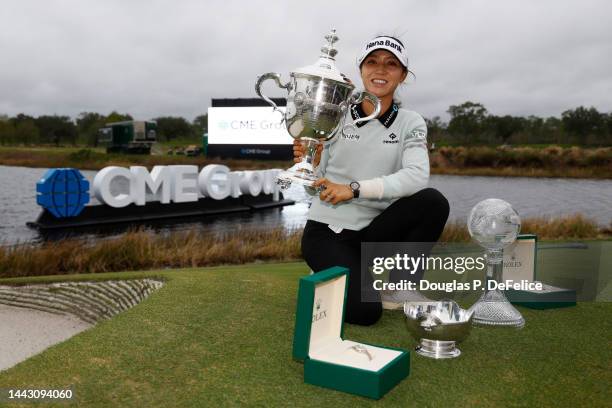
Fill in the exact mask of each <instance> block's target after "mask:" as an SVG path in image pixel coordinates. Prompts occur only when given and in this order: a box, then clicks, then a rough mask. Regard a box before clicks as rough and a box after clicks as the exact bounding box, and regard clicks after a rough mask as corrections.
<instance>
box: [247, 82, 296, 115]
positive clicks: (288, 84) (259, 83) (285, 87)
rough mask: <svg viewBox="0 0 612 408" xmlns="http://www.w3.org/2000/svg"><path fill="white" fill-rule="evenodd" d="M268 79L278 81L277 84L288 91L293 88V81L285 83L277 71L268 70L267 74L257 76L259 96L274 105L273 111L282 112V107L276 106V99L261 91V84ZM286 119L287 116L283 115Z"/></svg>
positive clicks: (256, 84)
mask: <svg viewBox="0 0 612 408" xmlns="http://www.w3.org/2000/svg"><path fill="white" fill-rule="evenodd" d="M268 79H273V80H274V82H276V85H278V87H279V88H283V89H286V90H288V91H289V90H290V89H291V83H290V82H287V83H286V84H284V85H283V84H282V83H281V79H280V74H277V73H276V72H268V73H267V74H263V75H262V76H260V77H259V78H257V82H256V83H255V92H256V93H257V95H259V97H260V98H261V99H263V100H264V101H266V102H268V103H269V104H270V105H271V106H272V108H273V110H272V112H275V111H279V112H281V111H280V109H278V106H276V104H275V103H274V101H273V100H272V99H270V98H268V97H267V96H266V95H264V94H263V93H261V84H263V83H264V82H265V81H266V80H268ZM281 113H282V112H281ZM284 119H285V117H284V115H283V120H284Z"/></svg>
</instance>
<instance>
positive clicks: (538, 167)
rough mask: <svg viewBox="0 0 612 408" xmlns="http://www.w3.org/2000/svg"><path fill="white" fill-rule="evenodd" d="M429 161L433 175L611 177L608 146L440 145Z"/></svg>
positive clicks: (610, 154) (611, 166) (611, 162)
mask: <svg viewBox="0 0 612 408" xmlns="http://www.w3.org/2000/svg"><path fill="white" fill-rule="evenodd" d="M430 162H431V168H432V172H433V173H437V174H466V175H468V174H470V175H482V176H492V175H497V176H527V177H574V178H575V177H588V178H612V148H611V147H601V148H596V149H586V148H580V147H576V146H574V147H567V148H563V147H560V146H548V147H545V148H534V147H507V146H506V147H504V146H500V147H497V148H493V147H486V146H475V147H463V146H458V147H451V146H444V147H441V148H439V149H438V150H436V151H435V152H432V153H431V154H430Z"/></svg>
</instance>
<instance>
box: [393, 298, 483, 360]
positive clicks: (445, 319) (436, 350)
mask: <svg viewBox="0 0 612 408" xmlns="http://www.w3.org/2000/svg"><path fill="white" fill-rule="evenodd" d="M404 314H405V315H406V326H407V327H408V331H409V332H410V333H411V334H412V337H414V339H415V340H416V341H418V342H419V345H418V346H417V347H416V348H415V351H416V352H417V353H418V354H420V355H422V356H425V357H429V358H434V359H442V358H455V357H459V356H460V355H461V350H459V349H458V348H457V343H460V342H462V341H463V340H465V339H466V338H467V336H468V335H469V334H470V331H471V329H472V316H473V315H474V312H473V311H468V310H465V309H462V308H461V307H459V305H458V304H457V303H456V302H454V301H452V300H443V301H439V302H406V303H405V304H404Z"/></svg>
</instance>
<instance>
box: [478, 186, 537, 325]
mask: <svg viewBox="0 0 612 408" xmlns="http://www.w3.org/2000/svg"><path fill="white" fill-rule="evenodd" d="M520 230H521V218H520V217H519V215H518V214H517V212H516V211H515V210H514V208H512V206H511V205H510V204H509V203H507V202H506V201H504V200H500V199H497V198H489V199H486V200H483V201H481V202H479V203H478V204H476V205H475V206H474V208H472V210H471V211H470V215H469V216H468V231H469V233H470V235H471V236H472V239H474V241H476V242H477V243H478V244H479V245H480V246H482V247H483V248H484V249H485V250H486V256H487V275H486V280H487V284H486V291H485V293H484V294H483V295H482V296H481V297H480V299H479V300H478V301H477V302H476V303H474V304H473V305H472V307H470V310H472V311H473V312H474V324H475V325H477V326H493V327H515V328H519V329H520V328H522V327H523V326H524V325H525V319H524V318H523V316H522V315H521V313H520V312H519V311H518V310H516V308H515V307H514V306H513V305H512V304H511V303H510V302H509V301H508V299H507V298H506V295H505V294H504V292H502V291H501V290H499V289H497V288H495V289H489V281H496V282H498V283H499V282H501V281H502V279H503V276H502V273H503V263H502V261H503V254H504V252H503V251H504V248H505V247H507V246H508V245H510V244H512V243H513V242H514V241H515V240H516V237H517V236H518V234H519V232H520Z"/></svg>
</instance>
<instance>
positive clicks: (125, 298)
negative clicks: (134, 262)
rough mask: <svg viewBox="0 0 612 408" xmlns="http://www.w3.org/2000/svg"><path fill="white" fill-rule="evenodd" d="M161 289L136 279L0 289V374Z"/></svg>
mask: <svg viewBox="0 0 612 408" xmlns="http://www.w3.org/2000/svg"><path fill="white" fill-rule="evenodd" d="M162 285H163V283H162V282H161V281H157V280H153V279H138V280H136V279H134V280H122V281H102V282H62V283H53V284H48V285H27V286H0V371H2V370H5V369H7V368H10V367H12V366H14V365H15V364H17V363H19V362H21V361H23V360H25V359H27V358H29V357H31V356H33V355H35V354H38V353H40V352H41V351H43V350H45V349H46V348H48V347H50V346H52V345H54V344H56V343H59V342H61V341H64V340H66V339H69V338H70V337H72V336H74V335H75V334H77V333H80V332H81V331H83V330H85V329H87V328H89V327H91V326H93V325H94V324H95V323H96V322H97V321H99V320H102V319H109V318H111V317H113V316H115V315H116V314H117V313H120V312H122V311H124V310H127V309H129V308H131V307H133V306H135V305H137V304H138V303H139V302H141V301H142V300H143V299H145V298H146V297H147V296H148V295H149V294H151V293H152V292H153V291H155V290H156V289H159V288H160V287H161V286H162Z"/></svg>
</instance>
